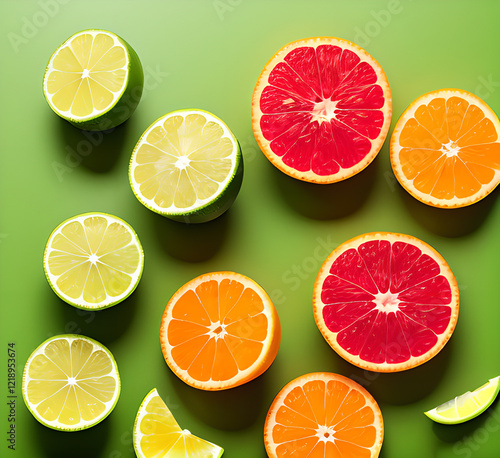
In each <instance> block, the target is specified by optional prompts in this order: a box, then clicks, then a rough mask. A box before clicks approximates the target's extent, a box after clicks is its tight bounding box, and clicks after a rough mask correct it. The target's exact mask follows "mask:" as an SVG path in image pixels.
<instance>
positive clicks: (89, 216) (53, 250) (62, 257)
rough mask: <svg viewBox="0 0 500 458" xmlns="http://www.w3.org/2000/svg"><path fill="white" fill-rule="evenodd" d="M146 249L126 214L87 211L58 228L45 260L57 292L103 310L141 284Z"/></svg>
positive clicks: (84, 306)
mask: <svg viewBox="0 0 500 458" xmlns="http://www.w3.org/2000/svg"><path fill="white" fill-rule="evenodd" d="M143 265H144V254H143V251H142V247H141V244H140V242H139V238H138V237H137V234H136V233H135V232H134V230H133V229H132V228H131V227H130V226H129V225H128V224H127V223H126V222H125V221H123V220H121V219H120V218H117V217H116V216H112V215H108V214H106V213H85V214H83V215H78V216H75V217H73V218H70V219H68V220H66V221H64V222H63V223H61V224H60V225H59V226H57V227H56V229H54V231H53V232H52V234H51V235H50V237H49V240H48V241H47V246H46V248H45V254H44V257H43V266H44V269H45V275H46V277H47V280H48V282H49V284H50V286H51V288H52V289H53V290H54V292H55V293H56V294H57V295H58V296H59V297H60V298H61V299H62V300H64V301H66V302H67V303H68V304H71V305H73V306H74V307H78V308H82V309H93V310H100V309H103V308H106V307H111V306H112V305H115V304H118V303H119V302H121V301H123V300H124V299H125V298H127V297H128V296H129V295H130V294H132V292H133V291H134V289H135V288H136V287H137V285H138V283H139V280H140V278H141V275H142V269H143Z"/></svg>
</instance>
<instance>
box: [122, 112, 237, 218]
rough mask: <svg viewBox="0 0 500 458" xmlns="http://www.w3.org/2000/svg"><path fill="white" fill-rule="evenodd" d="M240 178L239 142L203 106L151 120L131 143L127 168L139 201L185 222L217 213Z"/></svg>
mask: <svg viewBox="0 0 500 458" xmlns="http://www.w3.org/2000/svg"><path fill="white" fill-rule="evenodd" d="M242 178H243V159H242V156H241V150H240V145H239V143H238V141H237V140H236V138H235V137H234V135H233V134H232V133H231V131H230V130H229V128H228V127H227V126H226V124H225V123H224V122H223V121H221V120H220V119H219V118H218V117H216V116H214V115H213V114H211V113H208V112H206V111H203V110H179V111H174V112H172V113H169V114H166V115H165V116H162V117H161V118H159V119H158V120H156V121H155V122H154V123H153V124H152V125H151V126H149V127H148V129H147V130H146V131H145V132H144V134H143V135H142V137H141V138H140V140H139V141H138V143H137V145H136V146H135V148H134V151H133V153H132V158H131V161H130V169H129V179H130V184H131V186H132V191H133V192H134V194H135V196H136V197H137V199H138V200H139V202H141V203H142V204H143V205H144V206H146V207H147V208H149V209H150V210H152V211H154V212H156V213H159V214H160V215H163V216H166V217H167V218H170V219H173V220H176V221H181V222H185V223H202V222H206V221H210V220H212V219H215V218H217V217H218V216H220V215H222V213H224V212H225V211H226V210H228V209H229V207H230V206H231V205H232V204H233V202H234V200H235V199H236V196H237V195H238V192H239V190H240V187H241V182H242Z"/></svg>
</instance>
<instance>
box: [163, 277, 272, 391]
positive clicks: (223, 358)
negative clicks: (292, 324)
mask: <svg viewBox="0 0 500 458" xmlns="http://www.w3.org/2000/svg"><path fill="white" fill-rule="evenodd" d="M280 337H281V328H280V322H279V318H278V314H277V312H276V309H275V308H274V305H273V304H272V302H271V299H269V296H268V295H267V294H266V292H265V291H264V290H263V289H262V287H260V286H259V285H258V284H257V283H255V282H254V281H253V280H251V279H250V278H247V277H245V276H244V275H241V274H238V273H234V272H212V273H208V274H205V275H201V276H199V277H197V278H195V279H193V280H191V281H190V282H188V283H186V284H185V285H184V286H182V287H181V288H180V289H179V290H178V291H177V292H176V293H175V294H174V295H173V296H172V298H171V299H170V301H169V302H168V304H167V306H166V308H165V312H164V313H163V318H162V322H161V329H160V340H161V348H162V352H163V356H164V357H165V361H166V362H167V364H168V366H169V367H170V369H172V371H173V372H174V373H175V374H176V375H177V376H178V377H179V378H180V379H182V380H183V381H184V382H186V383H187V384H188V385H191V386H193V387H195V388H199V389H202V390H223V389H227V388H233V387H235V386H238V385H242V384H243V383H246V382H249V381H250V380H253V379H254V378H256V377H258V376H259V375H261V374H262V373H263V372H264V371H266V370H267V369H268V368H269V366H270V365H271V363H272V362H273V361H274V358H275V357H276V354H277V353H278V347H279V343H280Z"/></svg>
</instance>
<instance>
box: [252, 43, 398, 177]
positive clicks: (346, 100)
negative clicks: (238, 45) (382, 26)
mask: <svg viewBox="0 0 500 458" xmlns="http://www.w3.org/2000/svg"><path fill="white" fill-rule="evenodd" d="M391 115H392V99H391V90H390V88H389V83H388V81H387V77H386V76H385V73H384V71H383V70H382V67H381V66H380V65H379V63H378V62H377V61H376V60H375V59H374V58H373V57H372V56H371V55H370V54H368V53H367V52H366V51H365V50H364V49H362V48H360V47H359V46H358V45H356V44H354V43H351V42H350V41H346V40H342V39H340V38H331V37H317V38H307V39H304V40H298V41H294V42H292V43H289V44H288V45H286V46H285V47H283V48H281V49H280V50H279V51H278V52H277V53H276V54H275V55H274V57H273V58H272V59H271V60H270V61H269V62H268V63H267V65H266V66H265V68H264V70H263V71H262V73H261V75H260V77H259V79H258V81H257V84H256V86H255V89H254V92H253V98H252V128H253V132H254V135H255V139H256V140H257V143H258V144H259V147H260V149H261V150H262V151H263V153H264V154H265V155H266V156H267V158H268V159H269V160H270V161H271V163H273V164H274V165H275V166H276V167H277V168H278V169H280V170H281V171H282V172H284V173H286V174H287V175H290V176H292V177H294V178H297V179H299V180H302V181H309V182H312V183H322V184H323V183H334V182H337V181H341V180H344V179H346V178H349V177H350V176H352V175H354V174H356V173H358V172H360V171H361V170H363V169H364V168H365V167H366V166H367V165H368V164H370V162H372V161H373V159H374V158H375V156H376V155H377V154H378V152H379V151H380V148H381V147H382V145H383V143H384V141H385V138H386V136H387V132H388V130H389V125H390V123H391Z"/></svg>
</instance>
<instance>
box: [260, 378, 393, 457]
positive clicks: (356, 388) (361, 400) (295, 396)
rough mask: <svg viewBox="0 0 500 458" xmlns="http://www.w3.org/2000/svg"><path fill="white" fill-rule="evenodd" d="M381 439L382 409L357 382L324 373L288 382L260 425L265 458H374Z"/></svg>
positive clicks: (377, 452) (382, 428)
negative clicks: (265, 452)
mask: <svg viewBox="0 0 500 458" xmlns="http://www.w3.org/2000/svg"><path fill="white" fill-rule="evenodd" d="M383 438H384V423H383V420H382V413H381V411H380V408H379V406H378V405H377V403H376V401H375V399H373V397H372V396H371V395H370V393H368V391H366V390H365V389H364V388H363V387H362V386H361V385H359V384H357V383H356V382H354V381H352V380H351V379H349V378H347V377H344V376H342V375H337V374H332V373H328V372H317V373H313V374H306V375H303V376H301V377H298V378H296V379H295V380H293V381H291V382H290V383H288V384H287V385H286V386H285V387H284V388H283V389H282V390H281V391H280V392H279V393H278V395H277V396H276V398H275V399H274V401H273V403H272V405H271V407H270V409H269V412H268V414H267V418H266V422H265V426H264V442H265V445H266V451H267V454H268V456H269V457H270V458H288V457H294V458H326V457H327V458H342V457H352V458H373V457H377V456H378V455H379V452H380V449H381V447H382V441H383Z"/></svg>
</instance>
